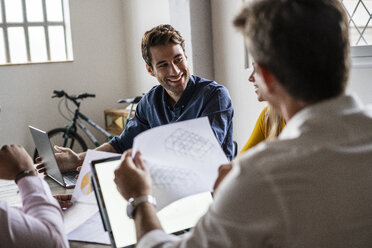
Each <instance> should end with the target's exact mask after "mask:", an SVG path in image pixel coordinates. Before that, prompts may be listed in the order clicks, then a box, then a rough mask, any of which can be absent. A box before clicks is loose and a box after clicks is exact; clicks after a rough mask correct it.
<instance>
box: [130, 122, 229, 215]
mask: <svg viewBox="0 0 372 248" xmlns="http://www.w3.org/2000/svg"><path fill="white" fill-rule="evenodd" d="M136 151H141V153H142V156H143V159H144V161H145V163H146V166H147V167H148V169H149V171H150V174H151V177H152V183H153V194H154V195H155V197H156V199H157V202H158V210H160V209H161V208H163V207H165V206H166V205H168V204H169V203H171V202H173V201H176V200H178V199H180V198H183V197H186V196H189V195H193V194H197V193H201V192H206V191H212V188H213V185H214V182H215V180H216V178H217V176H218V167H219V166H220V165H221V164H225V163H228V160H227V158H226V155H225V153H224V152H223V150H222V148H221V146H220V144H219V143H218V141H217V139H216V137H215V135H214V133H213V130H212V128H211V126H210V124H209V120H208V117H203V118H197V119H192V120H187V121H181V122H176V123H172V124H168V125H163V126H159V127H155V128H152V129H149V130H147V131H145V132H143V133H141V134H139V135H137V136H136V137H135V138H134V142H133V154H132V155H133V156H134V154H135V153H136Z"/></svg>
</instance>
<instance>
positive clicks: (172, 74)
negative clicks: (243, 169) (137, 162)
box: [37, 24, 234, 173]
mask: <svg viewBox="0 0 372 248" xmlns="http://www.w3.org/2000/svg"><path fill="white" fill-rule="evenodd" d="M141 48H142V57H143V59H144V60H145V62H146V69H147V71H148V73H150V75H152V76H154V77H156V79H157V80H158V82H159V83H160V85H157V86H154V87H153V88H152V89H151V90H150V91H149V92H148V93H147V94H146V95H145V96H144V97H143V98H142V99H141V101H140V102H139V103H138V106H137V109H136V113H135V116H134V117H133V118H132V119H131V120H129V122H128V123H127V125H126V127H125V130H124V131H123V132H122V134H121V135H120V136H117V137H114V138H113V139H112V140H110V142H108V143H104V144H103V145H101V146H100V147H98V148H96V150H99V151H106V152H116V153H123V152H124V151H125V150H127V149H129V148H131V147H132V144H133V139H134V137H136V136H137V135H138V134H140V133H141V132H143V131H146V130H148V129H150V128H153V127H157V126H161V125H165V124H169V123H173V122H178V121H183V120H190V119H194V118H199V117H204V116H208V118H209V122H210V124H211V127H212V129H213V132H214V134H215V135H216V138H217V140H218V142H219V144H220V145H221V147H222V149H223V151H224V152H225V154H226V156H227V158H228V159H229V160H231V159H232V156H233V140H232V135H233V114H234V109H233V106H232V103H231V99H230V95H229V92H228V90H227V89H226V88H225V87H224V86H222V85H219V84H217V83H216V82H215V81H212V80H208V79H204V78H201V77H198V76H195V75H191V74H190V69H189V67H188V60H187V56H186V54H185V41H184V39H183V38H182V36H181V35H180V33H179V32H178V31H177V30H175V29H174V28H173V27H172V26H171V25H168V24H165V25H159V26H156V27H154V28H152V29H151V30H149V31H147V32H146V33H145V34H144V36H143V37H142V44H141ZM56 149H57V150H58V151H59V152H60V153H57V154H56V158H57V160H58V164H59V166H60V167H61V169H62V170H71V169H74V168H76V167H79V166H81V165H82V163H83V161H84V158H85V152H84V153H80V154H76V153H75V152H73V151H72V150H71V149H69V148H63V147H56ZM37 168H38V170H39V173H42V172H45V169H44V166H43V165H39V166H38V167H37Z"/></svg>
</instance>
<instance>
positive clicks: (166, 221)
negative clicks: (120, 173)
mask: <svg viewBox="0 0 372 248" xmlns="http://www.w3.org/2000/svg"><path fill="white" fill-rule="evenodd" d="M120 162H121V160H120V157H115V158H109V159H104V160H98V161H93V162H92V172H93V183H94V190H95V193H96V196H97V201H98V205H99V208H100V213H101V216H102V219H103V222H104V225H105V229H106V231H108V232H109V235H110V238H111V242H112V245H113V247H126V246H130V245H133V244H135V243H136V231H135V227H134V222H133V220H131V219H130V218H128V217H127V215H126V206H127V201H126V200H125V199H124V198H123V197H122V196H121V195H120V193H119V191H118V190H117V188H116V184H115V183H114V171H115V169H116V168H117V167H118V166H119V164H120ZM155 197H156V195H155ZM196 203H197V204H196ZM211 203H212V196H211V194H210V193H209V192H205V193H201V194H197V195H193V196H189V197H186V198H182V199H180V200H177V201H175V202H173V203H171V204H169V205H168V206H166V207H164V208H163V209H161V210H160V211H159V212H158V217H159V219H160V222H161V224H162V227H163V228H164V230H165V232H167V233H175V232H179V231H182V230H185V229H188V228H191V227H193V226H194V225H195V224H196V222H197V221H198V220H199V218H200V217H201V216H202V215H204V214H205V212H206V211H207V210H208V207H209V205H210V204H211Z"/></svg>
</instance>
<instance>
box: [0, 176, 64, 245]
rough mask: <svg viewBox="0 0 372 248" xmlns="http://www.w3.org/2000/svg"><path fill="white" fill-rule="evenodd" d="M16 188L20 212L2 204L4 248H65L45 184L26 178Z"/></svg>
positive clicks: (60, 216)
mask: <svg viewBox="0 0 372 248" xmlns="http://www.w3.org/2000/svg"><path fill="white" fill-rule="evenodd" d="M18 186H19V190H20V194H21V197H22V203H23V209H24V211H23V212H22V211H20V210H18V209H15V208H12V207H9V206H7V205H4V204H2V207H1V210H2V211H1V218H0V220H1V230H2V231H1V233H2V234H1V235H0V236H1V239H0V240H1V243H2V244H9V246H8V245H5V246H7V247H40V246H43V247H68V242H67V238H66V235H65V233H64V231H63V229H64V226H63V213H62V211H61V209H60V207H59V205H58V203H57V201H56V200H55V199H54V198H53V196H52V194H51V192H50V189H49V188H48V186H47V185H46V183H45V182H44V181H43V180H41V179H40V178H38V177H33V176H32V177H31V176H30V177H25V178H22V179H20V180H19V182H18ZM4 208H5V211H4Z"/></svg>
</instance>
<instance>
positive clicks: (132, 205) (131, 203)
mask: <svg viewBox="0 0 372 248" xmlns="http://www.w3.org/2000/svg"><path fill="white" fill-rule="evenodd" d="M144 202H148V203H151V204H152V205H154V207H155V208H156V199H155V197H153V196H152V195H144V196H140V197H137V198H133V197H132V198H129V200H128V205H127V215H128V217H129V218H131V219H133V218H134V214H135V211H136V208H137V207H138V206H139V205H140V204H141V203H144Z"/></svg>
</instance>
